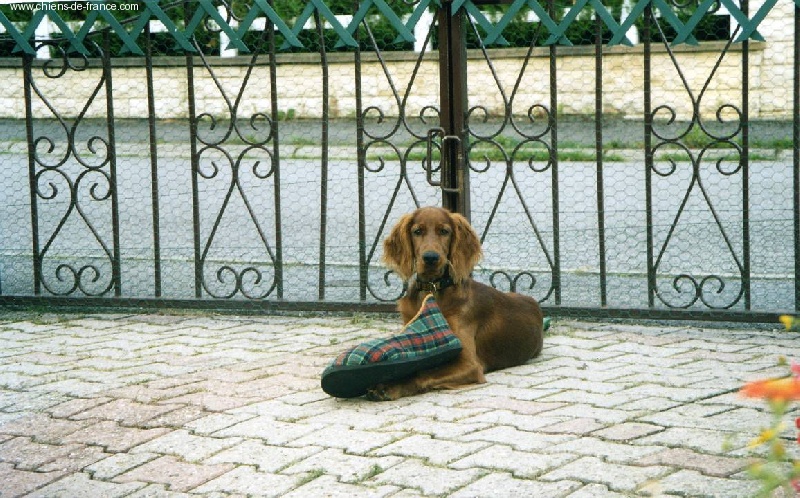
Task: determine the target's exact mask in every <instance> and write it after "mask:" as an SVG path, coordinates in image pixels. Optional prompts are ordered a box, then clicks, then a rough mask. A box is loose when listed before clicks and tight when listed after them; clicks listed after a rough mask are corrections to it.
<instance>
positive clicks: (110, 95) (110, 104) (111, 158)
mask: <svg viewBox="0 0 800 498" xmlns="http://www.w3.org/2000/svg"><path fill="white" fill-rule="evenodd" d="M102 62H103V78H104V80H105V85H106V129H107V133H108V162H109V169H110V175H111V179H110V181H109V186H108V188H109V190H110V191H111V192H110V193H111V232H112V239H113V244H114V256H113V260H112V261H111V278H112V281H113V286H114V295H115V296H117V297H119V296H121V295H122V269H121V266H120V247H119V199H118V193H117V144H116V139H115V134H114V91H113V88H114V84H113V79H112V75H111V73H112V71H111V35H110V33H109V32H108V31H104V32H103V53H102ZM73 139H74V136H73Z"/></svg>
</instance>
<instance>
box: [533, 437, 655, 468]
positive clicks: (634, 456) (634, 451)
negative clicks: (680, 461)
mask: <svg viewBox="0 0 800 498" xmlns="http://www.w3.org/2000/svg"><path fill="white" fill-rule="evenodd" d="M663 449H664V447H663V446H638V445H628V444H622V443H612V442H608V441H603V440H601V439H598V438H594V437H582V438H580V439H573V440H571V441H566V442H564V443H559V444H556V445H553V446H550V447H548V448H547V449H546V450H545V451H548V452H553V453H572V454H576V455H587V456H596V457H600V458H602V459H603V460H604V461H607V462H614V463H624V464H635V463H638V462H639V460H641V459H642V458H644V457H646V456H648V455H652V454H654V453H658V452H660V451H662V450H663Z"/></svg>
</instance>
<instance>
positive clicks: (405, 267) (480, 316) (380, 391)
mask: <svg viewBox="0 0 800 498" xmlns="http://www.w3.org/2000/svg"><path fill="white" fill-rule="evenodd" d="M481 256H482V252H481V244H480V239H479V238H478V236H477V235H476V234H475V231H474V230H473V229H472V227H471V226H470V224H469V222H468V221H467V220H466V218H464V217H463V216H461V215H459V214H454V213H450V212H449V211H446V210H444V209H441V208H437V207H425V208H420V209H417V210H416V211H414V212H413V213H411V214H407V215H405V216H403V217H402V218H401V219H400V221H399V222H398V223H397V225H396V226H395V227H394V228H393V229H392V232H391V233H390V234H389V236H388V237H387V238H386V240H385V241H384V244H383V260H384V262H385V263H386V264H387V266H389V267H390V268H392V269H393V270H394V271H395V272H397V274H398V275H400V277H401V278H403V280H404V281H407V282H408V290H407V292H406V294H405V296H404V297H403V298H401V299H400V300H399V301H398V302H397V309H398V310H399V311H400V314H401V315H402V318H403V322H404V323H408V321H409V320H411V319H412V318H413V317H414V315H416V313H417V311H418V310H419V308H420V306H421V304H422V299H423V298H424V297H425V296H426V295H427V294H428V293H430V292H433V293H434V295H435V296H436V300H437V302H438V304H439V307H440V308H441V310H442V314H444V317H445V318H446V319H447V323H448V324H449V325H450V328H451V329H452V331H453V333H454V334H455V335H456V336H458V338H459V339H460V340H461V344H462V346H463V349H462V351H461V354H460V356H459V357H458V358H457V359H456V360H454V361H453V362H452V363H449V364H447V365H445V366H443V367H438V368H435V369H432V370H426V371H423V372H420V373H418V374H417V375H416V376H415V377H413V378H411V379H409V380H406V381H402V382H398V383H392V384H381V385H378V386H375V387H374V388H372V389H371V390H370V391H369V392H368V393H367V397H368V398H370V399H373V400H376V401H385V400H394V399H397V398H400V397H403V396H410V395H413V394H417V393H422V392H426V391H430V390H433V389H450V388H456V387H459V386H464V385H467V384H476V383H484V382H486V379H485V377H484V374H485V373H486V372H491V371H492V370H498V369H501V368H507V367H512V366H515V365H521V364H523V363H525V362H527V361H528V360H530V359H531V358H533V357H535V356H537V355H538V354H539V353H540V352H541V350H542V335H543V331H542V329H543V324H542V311H541V309H540V308H539V304H538V303H537V302H536V300H534V299H533V298H531V297H528V296H523V295H521V294H516V293H511V292H509V293H506V292H501V291H498V290H497V289H494V288H492V287H489V286H486V285H483V284H481V283H478V282H476V281H474V280H472V278H471V277H470V273H471V272H472V269H473V268H474V266H475V265H476V264H477V263H478V261H479V260H480V258H481ZM412 277H413V278H412Z"/></svg>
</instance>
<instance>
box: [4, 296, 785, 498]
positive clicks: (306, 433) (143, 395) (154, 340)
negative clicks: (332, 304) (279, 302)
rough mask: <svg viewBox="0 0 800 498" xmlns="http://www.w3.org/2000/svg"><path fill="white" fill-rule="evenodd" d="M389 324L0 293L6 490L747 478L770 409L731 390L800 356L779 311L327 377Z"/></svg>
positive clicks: (393, 489) (415, 490)
mask: <svg viewBox="0 0 800 498" xmlns="http://www.w3.org/2000/svg"><path fill="white" fill-rule="evenodd" d="M776 328H777V327H776ZM393 330H397V326H396V320H394V319H392V320H385V319H383V318H381V317H376V318H374V319H370V320H353V319H351V318H349V317H338V316H334V317H330V316H326V317H297V316H280V317H254V316H247V317H237V316H231V315H228V316H213V315H198V314H184V315H182V314H168V313H162V314H84V315H79V314H48V315H46V316H41V315H36V314H34V313H24V312H5V313H4V312H2V311H0V343H2V344H4V347H3V351H2V354H0V497H2V498H7V497H23V496H26V497H53V496H70V497H72V496H103V497H106V496H108V497H116V496H119V497H132V498H136V497H145V496H150V497H153V496H158V497H166V498H179V497H180V498H184V497H186V498H188V497H198V496H200V497H203V496H205V497H208V498H212V497H214V498H216V497H223V496H224V497H231V498H234V497H238V496H256V497H258V496H288V497H316V496H348V497H349V496H369V497H384V496H385V497H395V498H403V497H418V496H453V497H484V496H485V497H492V498H496V497H503V496H510V497H518V496H536V497H540V498H548V497H554V498H555V497H571V498H586V497H598V498H603V497H608V498H612V497H623V496H689V497H691V496H706V497H707V496H712V497H714V496H719V497H725V498H727V497H738V496H742V497H744V496H751V495H752V494H753V493H754V492H755V491H756V490H757V485H756V483H755V482H753V481H751V480H749V479H748V477H747V473H746V468H747V466H748V465H749V464H750V463H751V462H752V461H753V458H754V454H753V452H752V451H751V450H749V449H748V448H747V442H748V441H749V440H751V439H752V438H753V437H754V436H755V435H756V434H757V433H758V431H759V430H760V428H761V427H763V426H765V425H767V424H768V423H769V414H768V413H767V412H766V411H765V410H764V407H763V406H762V405H761V404H760V403H759V402H757V401H753V400H747V399H743V398H741V397H739V396H737V395H736V390H737V389H738V387H739V386H740V385H742V383H744V382H746V381H748V380H754V379H758V378H764V377H770V376H775V375H782V374H785V373H786V368H785V367H778V366H776V365H777V359H778V356H780V355H782V356H785V357H787V358H790V359H791V358H797V359H800V339H796V338H795V337H793V336H791V335H786V334H784V333H782V332H780V331H777V330H770V329H769V328H768V327H763V328H761V329H755V328H748V329H738V330H737V329H725V330H723V329H718V328H704V329H700V328H695V327H691V326H674V325H671V326H659V325H654V324H648V325H638V324H634V323H626V324H603V323H587V322H579V321H567V320H556V321H555V322H554V324H553V327H552V329H551V332H550V334H549V336H548V337H547V338H546V341H545V349H544V352H543V354H542V356H541V357H540V358H538V359H536V360H534V361H531V362H530V363H528V364H526V365H523V366H520V367H516V368H511V369H507V370H504V371H501V372H495V373H491V374H489V375H487V381H488V382H487V383H486V384H483V385H480V386H470V387H468V388H466V389H461V390H455V391H446V392H437V393H428V394H425V395H421V396H416V397H412V398H404V399H401V400H398V401H396V402H386V403H373V402H369V401H367V400H365V399H354V400H337V399H332V398H330V397H328V396H327V395H325V393H323V392H322V391H321V390H320V387H319V374H320V372H321V371H322V369H323V368H324V367H325V366H326V365H327V363H328V362H329V361H330V360H331V359H332V358H333V357H334V356H335V355H336V353H337V352H338V351H341V350H343V349H345V348H346V347H348V346H350V345H353V344H356V343H358V342H360V341H363V340H364V339H365V338H373V337H384V336H386V335H388V334H390V333H391V331H393ZM793 431H794V429H793V426H791V424H789V425H788V428H787V431H786V435H785V436H786V438H787V442H788V443H791V440H792V439H793V438H794V436H795V434H794V432H793ZM790 447H791V448H792V450H793V451H794V449H795V447H794V445H791V444H790Z"/></svg>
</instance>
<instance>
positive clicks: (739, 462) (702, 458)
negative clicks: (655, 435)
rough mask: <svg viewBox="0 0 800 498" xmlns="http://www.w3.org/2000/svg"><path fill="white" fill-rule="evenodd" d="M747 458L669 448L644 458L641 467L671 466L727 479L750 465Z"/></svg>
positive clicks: (640, 462)
mask: <svg viewBox="0 0 800 498" xmlns="http://www.w3.org/2000/svg"><path fill="white" fill-rule="evenodd" d="M749 463H750V462H749V460H748V459H745V458H730V457H724V456H717V455H706V454H703V453H697V452H694V451H691V450H688V449H686V448H668V449H665V450H663V451H661V452H658V453H653V454H650V455H647V456H645V457H643V458H642V459H641V460H640V461H639V464H641V465H669V466H672V467H682V468H686V469H692V470H697V471H700V472H702V473H703V474H705V475H709V476H715V477H727V476H730V475H733V474H735V473H737V472H739V471H741V470H743V469H744V468H745V467H747V465H749Z"/></svg>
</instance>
